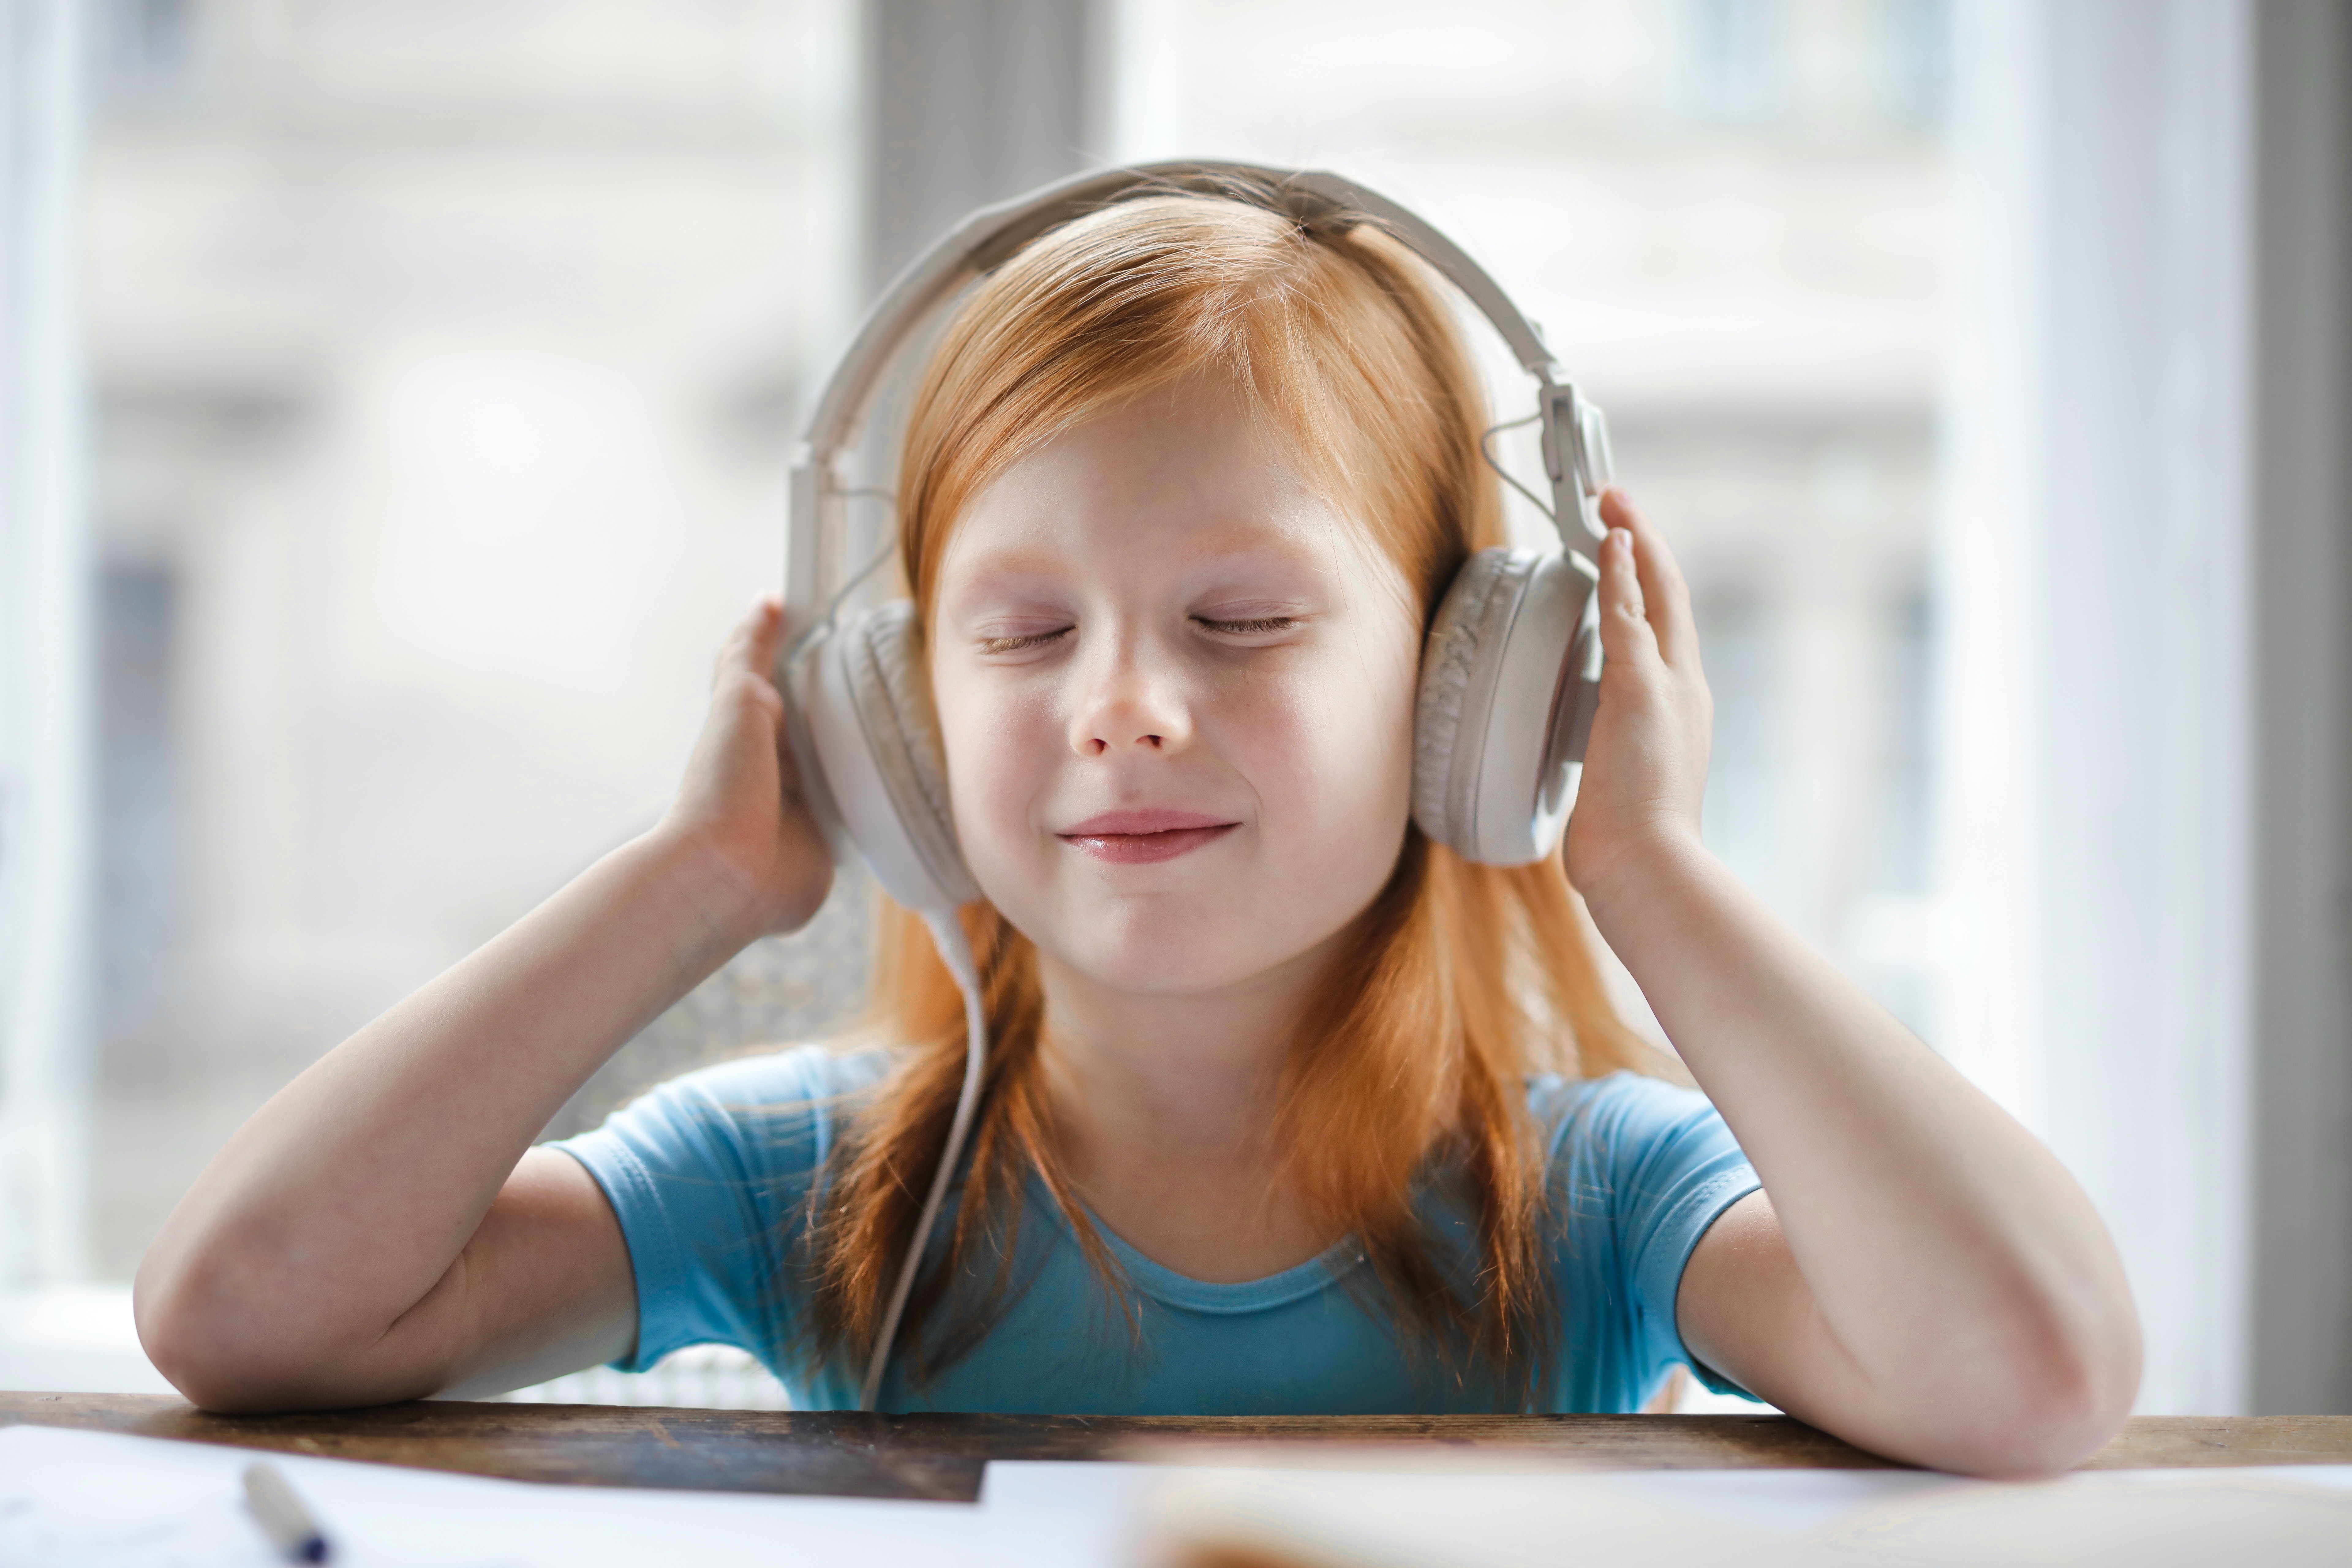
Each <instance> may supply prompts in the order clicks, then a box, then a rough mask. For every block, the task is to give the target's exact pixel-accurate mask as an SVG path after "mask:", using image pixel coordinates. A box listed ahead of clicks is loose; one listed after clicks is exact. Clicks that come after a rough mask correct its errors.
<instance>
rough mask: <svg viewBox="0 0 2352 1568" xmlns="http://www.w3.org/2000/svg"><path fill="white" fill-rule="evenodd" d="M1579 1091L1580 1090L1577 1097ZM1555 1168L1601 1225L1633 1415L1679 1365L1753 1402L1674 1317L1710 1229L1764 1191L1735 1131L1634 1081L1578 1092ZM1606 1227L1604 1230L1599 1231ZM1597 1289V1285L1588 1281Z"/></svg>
mask: <svg viewBox="0 0 2352 1568" xmlns="http://www.w3.org/2000/svg"><path fill="white" fill-rule="evenodd" d="M1576 1091H1580V1092H1576ZM1571 1092H1574V1098H1575V1101H1576V1103H1575V1105H1574V1109H1573V1110H1572V1111H1571V1112H1570V1114H1569V1115H1568V1116H1567V1117H1566V1118H1565V1119H1564V1120H1563V1121H1562V1124H1561V1126H1560V1129H1559V1142H1558V1143H1556V1144H1555V1148H1554V1155H1553V1168H1554V1170H1555V1172H1557V1173H1560V1174H1561V1175H1562V1176H1564V1177H1565V1180H1566V1184H1567V1187H1568V1191H1567V1192H1566V1193H1564V1194H1559V1195H1560V1196H1561V1197H1563V1198H1565V1199H1566V1201H1567V1202H1568V1203H1569V1205H1570V1209H1571V1213H1572V1215H1576V1216H1580V1218H1581V1219H1582V1221H1583V1222H1584V1223H1583V1225H1582V1226H1581V1228H1583V1229H1586V1230H1587V1231H1588V1232H1589V1231H1591V1230H1592V1229H1594V1228H1601V1229H1602V1230H1603V1231H1604V1236H1603V1237H1598V1238H1595V1239H1596V1240H1598V1241H1599V1243H1600V1244H1599V1245H1598V1246H1589V1247H1587V1248H1586V1251H1587V1257H1588V1259H1589V1260H1592V1261H1598V1260H1600V1259H1603V1258H1605V1259H1606V1267H1607V1270H1608V1272H1609V1273H1610V1274H1612V1275H1613V1276H1614V1279H1612V1280H1611V1281H1610V1284H1611V1286H1612V1288H1611V1289H1608V1291H1607V1294H1608V1295H1609V1296H1610V1297H1611V1298H1612V1299H1613V1300H1617V1301H1620V1302H1622V1304H1623V1309H1624V1312H1625V1315H1626V1317H1627V1318H1628V1319H1630V1321H1628V1322H1626V1323H1624V1324H1623V1325H1622V1328H1623V1329H1624V1331H1625V1333H1624V1334H1623V1336H1622V1337H1619V1336H1607V1335H1604V1336H1595V1337H1596V1338H1597V1339H1601V1340H1612V1339H1613V1340H1614V1341H1615V1344H1614V1345H1613V1347H1612V1348H1614V1349H1616V1350H1617V1351H1618V1352H1619V1353H1621V1354H1622V1355H1625V1356H1627V1357H1628V1358H1629V1359H1630V1363H1631V1364H1629V1365H1626V1366H1623V1367H1622V1369H1621V1370H1622V1373H1623V1374H1624V1376H1623V1380H1622V1384H1621V1386H1622V1387H1624V1388H1626V1389H1628V1390H1632V1391H1640V1392H1639V1393H1637V1394H1634V1395H1633V1397H1630V1398H1629V1399H1628V1401H1627V1405H1628V1407H1631V1406H1632V1405H1636V1404H1638V1403H1639V1399H1640V1398H1641V1397H1644V1396H1646V1391H1648V1390H1650V1389H1653V1388H1654V1387H1655V1386H1656V1384H1657V1381H1658V1380H1659V1379H1660V1378H1662V1377H1663V1376H1664V1374H1665V1373H1666V1372H1667V1371H1668V1370H1669V1369H1670V1368H1671V1367H1673V1366H1675V1364H1677V1363H1679V1364H1681V1365H1684V1366H1687V1367H1689V1368H1690V1369H1691V1372H1692V1373H1693V1375H1695V1376H1696V1378H1697V1379H1698V1380H1699V1382H1700V1383H1702V1384H1705V1385H1706V1387H1708V1388H1710V1389H1712V1390H1714V1391H1715V1392H1716V1393H1717V1394H1740V1395H1743V1396H1745V1397H1748V1398H1754V1397H1755V1396H1754V1395H1753V1394H1748V1391H1747V1390H1746V1389H1744V1388H1740V1387H1738V1385H1737V1384H1732V1383H1730V1382H1728V1381H1727V1380H1726V1379H1725V1378H1724V1377H1722V1376H1721V1375H1720V1374H1719V1373H1716V1372H1714V1371H1713V1370H1711V1369H1710V1368H1708V1367H1707V1366H1706V1365H1705V1364H1704V1363H1701V1362H1700V1361H1699V1359H1698V1358H1697V1357H1696V1356H1695V1355H1693V1354H1692V1353H1691V1352H1690V1349H1689V1347H1688V1346H1687V1345H1685V1344H1684V1342H1683V1338H1682V1332H1681V1330H1680V1328H1679V1326H1678V1325H1677V1323H1676V1322H1675V1295H1676V1293H1677V1292H1678V1291H1679V1290H1680V1289H1681V1288H1682V1279H1683V1269H1684V1268H1685V1265H1687V1264H1688V1263H1689V1262H1690V1255H1691V1252H1692V1251H1693V1249H1694V1248H1696V1247H1697V1246H1698V1242H1699V1237H1703V1236H1705V1235H1706V1232H1707V1227H1708V1226H1712V1225H1713V1224H1714V1223H1715V1222H1716V1221H1717V1219H1719V1218H1721V1217H1722V1215H1723V1212H1724V1211H1725V1210H1726V1209H1727V1208H1729V1207H1730V1206H1731V1205H1733V1204H1735V1203H1738V1201H1739V1200H1740V1199H1741V1198H1743V1197H1745V1196H1747V1195H1748V1194H1749V1193H1752V1192H1754V1191H1756V1190H1757V1189H1758V1188H1759V1187H1760V1186H1761V1185H1762V1183H1761V1182H1759V1180H1758V1179H1757V1175H1756V1171H1755V1168H1754V1167H1753V1166H1751V1165H1750V1164H1748V1157H1747V1155H1745V1154H1744V1153H1742V1152H1740V1148H1739V1144H1738V1142H1737V1141H1736V1140H1734V1139H1733V1137H1732V1136H1731V1130H1730V1128H1728V1127H1727V1126H1725V1125H1724V1121H1723V1118H1722V1117H1721V1116H1720V1115H1719V1114H1717V1111H1716V1109H1715V1107H1714V1106H1713V1105H1712V1104H1710V1103H1708V1101H1707V1099H1706V1096H1705V1095H1703V1094H1700V1093H1699V1092H1698V1091H1696V1089H1681V1088H1677V1087H1676V1086H1675V1085H1673V1084H1670V1083H1664V1082H1662V1081H1660V1080H1659V1079H1652V1078H1643V1077H1641V1076H1639V1075H1637V1074H1633V1073H1612V1074H1611V1075H1610V1076H1609V1077H1607V1078H1605V1079H1599V1080H1597V1081H1594V1082H1591V1083H1584V1084H1578V1085H1575V1086H1573V1091H1571ZM1594 1221H1601V1222H1604V1224H1603V1225H1602V1226H1600V1227H1595V1226H1594V1225H1593V1224H1592V1222H1594ZM1586 1283H1587V1284H1590V1283H1591V1280H1590V1279H1589V1278H1588V1279H1587V1280H1586Z"/></svg>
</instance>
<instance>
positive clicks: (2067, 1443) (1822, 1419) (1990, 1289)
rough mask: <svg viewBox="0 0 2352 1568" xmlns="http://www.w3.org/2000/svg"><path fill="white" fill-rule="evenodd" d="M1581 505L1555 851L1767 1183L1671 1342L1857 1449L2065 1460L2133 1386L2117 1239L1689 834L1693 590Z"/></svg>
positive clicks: (1620, 509) (1637, 538)
mask: <svg viewBox="0 0 2352 1568" xmlns="http://www.w3.org/2000/svg"><path fill="white" fill-rule="evenodd" d="M1604 510H1606V512H1607V516H1608V521H1610V522H1611V524H1612V531H1611V533H1610V535H1609V539H1608V542H1606V543H1605V544H1604V545H1603V546H1602V547H1601V589H1600V592H1601V637H1602V642H1603V646H1604V647H1606V649H1607V652H1608V664H1607V668H1606V670H1605V673H1604V675H1603V678H1602V685H1601V705H1600V709H1599V711H1598V713H1597V715H1596V717H1595V720H1594V725H1593V733H1592V739H1591V745H1590V747H1589V750H1588V762H1587V764H1586V768H1585V773H1584V782H1583V784H1582V786H1581V790H1580V795H1579V799H1578V803H1577V808H1576V816H1575V818H1574V821H1573V823H1572V825H1571V826H1570V832H1569V843H1568V858H1569V870H1570V877H1571V879H1573V880H1574V881H1575V883H1576V885H1577V886H1578V888H1579V889H1581V890H1582V892H1583V893H1584V896H1585V898H1586V900H1587V901H1588V903H1589V904H1590V906H1591V911H1592V917H1593V920H1594V922H1595V923H1596V924H1597V925H1598V926H1599V928H1600V930H1601V934H1602V936H1603V937H1604V938H1606V939H1607V941H1608V942H1609V945H1610V946H1611V947H1612V949H1614V950H1615V951H1616V952H1617V954H1618V956H1619V957H1620V958H1621V959H1622V960H1623V961H1624V963H1625V965H1626V967H1627V968H1628V969H1629V970H1631V971H1632V973H1633V977H1634V979H1635V980H1636V981H1638V982H1639V983H1640V984H1641V986H1642V991H1643V994H1644V995H1645V996H1647V997H1648V998H1649V1001H1650V1004H1651V1006H1652V1008H1653V1009H1654V1011H1655V1012H1656V1014H1657V1016H1658V1021H1659V1023H1660V1024H1661V1025H1663V1026H1664V1028H1665V1031H1666V1035H1667V1037H1668V1038H1670V1039H1671V1040H1673V1041H1674V1044H1675V1049H1676V1050H1677V1051H1678V1052H1680V1053H1681V1056H1682V1058H1683V1061H1684V1062H1685V1065H1686V1066H1687V1067H1688V1068H1690V1070H1691V1073H1692V1075H1693V1076H1694V1077H1696V1079H1698V1082H1699V1084H1700V1087H1702V1088H1703V1089H1706V1092H1707V1094H1708V1096H1709V1097H1710V1098H1711V1099H1712V1100H1714V1101H1715V1104H1716V1107H1717V1110H1720V1111H1721V1112H1722V1113H1723V1118H1724V1120H1725V1121H1726V1122H1727V1123H1728V1124H1729V1125H1730V1128H1731V1131H1732V1132H1733V1134H1734V1135H1735V1136H1736V1137H1738V1140H1739V1143H1740V1147H1741V1148H1742V1149H1744V1150H1745V1151H1746V1152H1747V1154H1748V1158H1749V1160H1750V1161H1752V1162H1753V1163H1754V1164H1755V1166H1756V1170H1757V1173H1758V1174H1759V1175H1760V1176H1761V1177H1762V1178H1763V1181H1764V1185H1765V1189H1766V1191H1765V1192H1763V1193H1757V1194H1750V1195H1749V1196H1748V1198H1746V1199H1744V1200H1742V1201H1741V1202H1740V1203H1738V1204H1737V1205H1733V1207H1732V1208H1731V1209H1730V1210H1729V1211H1728V1212H1727V1213H1726V1215H1724V1216H1723V1218H1721V1219H1720V1220H1718V1221H1717V1223H1716V1225H1715V1226H1713V1227H1712V1228H1711V1229H1710V1230H1709V1231H1708V1233H1707V1234H1706V1237H1704V1238H1703V1239H1702V1240H1701V1241H1700V1242H1699V1245H1698V1247H1697V1248H1696V1250H1695V1251H1694V1252H1693V1253H1692V1255H1691V1260H1690V1264H1689V1267H1688V1268H1687V1269H1686V1270H1685V1273H1684V1276H1683V1281H1682V1287H1681V1292H1680V1297H1679V1300H1678V1302H1677V1315H1678V1318H1679V1321H1680V1326H1681V1330H1682V1333H1683V1338H1684V1340H1685V1342H1686V1343H1687V1344H1688V1345H1689V1346H1690V1348H1691V1350H1692V1351H1693V1352H1695V1353H1696V1354H1697V1355H1698V1356H1699V1357H1700V1359H1702V1360H1704V1361H1705V1362H1706V1363H1708V1364H1709V1365H1710V1366H1713V1367H1715V1368H1717V1370H1718V1371H1721V1372H1722V1373H1726V1374H1727V1375H1728V1376H1730V1377H1732V1378H1734V1379H1736V1380H1737V1381H1738V1383H1740V1384H1742V1385H1743V1386H1745V1387H1747V1388H1748V1389H1749V1390H1751V1391H1752V1392H1754V1393H1756V1394H1759V1395H1761V1396H1762V1397H1764V1398H1766V1399H1769V1400H1770V1401H1771V1402H1772V1403H1773V1404H1775V1405H1780V1407H1781V1408H1782V1409H1784V1410H1787V1411H1788V1412H1790V1414H1791V1415H1797V1416H1800V1417H1801V1418H1802V1419H1804V1420H1806V1421H1809V1422H1811V1423H1812V1424H1813V1425H1815V1426H1821V1427H1823V1428H1826V1429H1827V1430H1830V1431H1832V1432H1835V1433H1837V1434H1839V1435H1840V1436H1844V1437H1846V1438H1849V1439H1851V1440H1852V1441H1853V1442H1854V1443H1856V1444H1859V1445H1861V1446H1862V1447H1867V1448H1871V1449H1874V1450H1875V1451H1877V1452H1879V1453H1883V1454H1886V1455H1890V1456H1892V1457H1895V1458H1902V1459H1907V1460H1911V1461H1913V1462H1916V1463H1919V1464H1925V1465H1933V1466H1937V1467H1938V1468H1947V1469H1956V1470H1969V1471H1976V1472H1980V1473H1990V1474H2022V1473H2029V1472H2035V1471H2046V1470H2054V1469H2060V1468H2065V1467H2067V1466H2070V1465H2073V1464H2074V1463H2075V1462H2077V1461H2078V1460H2080V1459H2082V1458H2085V1457H2087V1456H2088V1455H2089V1454H2090V1453H2092V1452H2093V1451H2094V1450H2095V1449H2096V1448H2097V1447H2099V1446H2100V1445H2101V1444H2102V1443H2104V1442H2105V1440H2106V1439H2107V1438H2108V1437H2110V1436H2113V1435H2114V1434H2115V1432H2116V1428H2117V1427H2118V1426H2120V1425H2121V1424H2122V1421H2123V1418H2124V1416H2125V1415H2126V1414H2127V1413H2128V1412H2129V1410H2130V1408H2131V1404H2132V1400H2133V1397H2134V1395H2135V1394H2136V1393H2137V1388H2138V1385H2139V1367H2140V1338H2139V1321H2138V1316H2137V1312H2136V1311H2135V1310H2134V1309H2133V1306H2132V1300H2131V1291H2130V1288H2129V1286H2128V1285H2127V1283H2126V1280H2125V1278H2124V1271H2123V1265H2122V1261H2121V1259H2120V1258H2118V1257H2117V1256H2116V1248H2115V1245H2114V1243H2113V1242H2112V1241H2111V1240H2110V1239H2109V1238H2108V1236H2107V1233H2106V1228H2105V1226H2104V1225H2102V1224H2101V1223H2100V1220H2099V1216H2098V1214H2097V1212H2096V1211H2095V1209H2093V1207H2092V1206H2091V1203H2090V1200H2089V1199H2088V1198H2087V1197H2085V1196H2084V1193H2083V1190H2082V1188H2081V1187H2079V1186H2078V1185H2076V1184H2075V1183H2074V1179H2073V1178H2072V1177H2071V1176H2069V1175H2068V1174H2067V1173H2066V1171H2065V1169H2064V1167H2063V1166H2062V1165H2060V1164H2059V1163H2058V1162H2057V1160H2056V1159H2055V1158H2053V1156H2052V1155H2051V1153H2050V1152H2049V1151H2048V1150H2047V1149H2045V1148H2043V1147H2042V1144H2041V1143H2040V1142H2037V1141H2036V1140H2035V1139H2034V1138H2033V1136H2032V1134H2031V1133H2029V1132H2027V1131H2025V1129H2024V1128H2022V1127H2021V1126H2019V1125H2018V1123H2017V1122H2016V1121H2013V1120H2011V1118H2010V1117H2009V1116H2008V1115H2007V1114H2006V1113H2005V1112H2003V1111H2002V1110H2000V1107H1998V1106H1996V1105H1994V1104H1993V1102H1992V1101H1991V1100H1989V1099H1987V1098H1986V1097H1985V1096H1984V1095H1983V1094H1982V1093H1980V1092H1979V1091H1978V1090H1977V1089H1976V1088H1975V1087H1974V1086H1973V1085H1971V1084H1970V1083H1969V1081H1968V1080H1967V1079H1964V1078H1962V1077H1961V1076H1960V1075H1959V1074H1958V1072H1956V1071H1954V1070H1953V1069H1952V1068H1950V1067H1949V1066H1948V1064H1946V1063H1945V1062H1944V1061H1943V1059H1942V1058H1939V1057H1937V1055H1936V1054H1935V1053H1934V1052H1933V1051H1931V1050H1929V1049H1928V1048H1927V1047H1926V1046H1924V1045H1922V1044H1920V1042H1919V1041H1918V1040H1917V1039H1916V1038H1915V1037H1912V1035H1911V1034H1910V1033H1909V1032H1908V1031H1907V1030H1906V1029H1905V1028H1904V1027H1903V1026H1901V1025H1899V1024H1897V1023H1896V1022H1895V1019H1894V1018H1893V1017H1891V1016H1889V1015H1888V1014H1887V1013H1886V1012H1885V1009H1883V1008H1881V1007H1880V1006H1879V1005H1877V1004H1876V1003H1875V1002H1874V1001H1872V1000H1871V999H1870V997H1869V996H1868V995H1866V994H1864V992H1863V991H1862V990H1861V988H1860V987H1858V986H1856V985H1855V984H1853V982H1851V981H1849V980H1848V979H1846V978H1845V977H1844V976H1843V974H1841V973H1838V971H1837V970H1836V969H1834V968H1833V967H1832V966H1831V965H1830V964H1829V963H1827V962H1826V961H1825V960H1823V959H1822V957H1821V956H1820V955H1819V954H1817V953H1815V952H1812V951H1811V949H1809V948H1808V947H1807V946H1806V945H1805V944H1804V943H1803V942H1800V941H1799V940H1798V939H1797V937H1796V936H1795V934H1794V933H1793V932H1791V931H1790V930H1789V929H1788V928H1787V927H1786V926H1785V925H1783V924H1782V923H1781V922H1780V920H1779V919H1778V918H1776V917H1775V916H1774V915H1773V914H1772V913H1771V911H1770V910H1768V909H1766V908H1765V907H1764V905H1763V903H1762V902H1761V901H1760V900H1758V899H1757V898H1756V897H1755V895H1754V894H1752V893H1750V892H1749V891H1748V889H1746V888H1745V887H1743V886H1741V884H1740V883H1739V881H1738V879H1736V878H1734V877H1733V876H1732V875H1731V873H1730V872H1729V871H1728V870H1727V868H1725V867H1724V866H1723V864H1722V863H1721V862H1720V861H1718V860H1717V859H1716V858H1715V857H1714V856H1713V855H1711V854H1709V853H1708V852H1707V851H1706V849H1705V848H1704V847H1702V846H1701V844H1700V842H1699V833H1698V807H1699V795H1700V791H1701V788H1702V786H1703V784H1704V783H1705V780H1706V752H1707V735H1708V728H1709V724H1710V721H1711V711H1712V710H1711V703H1710V701H1709V699H1708V697H1707V692H1706V681H1705V679H1704V678H1703V677H1702V676H1701V674H1700V671H1699V659H1698V637H1697V632H1696V627H1695V626H1694V625H1693V622H1692V618H1691V610H1690V595H1689V591H1688V590H1687V588H1686V587H1685V585H1684V583H1683V579H1682V575H1681V573H1680V572H1679V570H1678V569H1677V568H1676V567H1675V562H1674V558H1673V556H1672V554H1671V553H1669V552H1668V551H1667V550H1666V547H1665V543H1664V541H1663V540H1662V539H1661V538H1660V537H1659V536H1658V534H1657V532H1656V531H1654V529H1652V528H1651V527H1650V526H1649V525H1648V524H1647V523H1646V522H1644V521H1643V519H1642V518H1641V516H1640V515H1639V513H1637V512H1636V511H1635V510H1633V506H1632V505H1631V503H1630V502H1628V501H1627V500H1625V498H1624V497H1623V496H1622V494H1618V493H1616V492H1612V494H1611V496H1610V497H1609V498H1608V500H1607V501H1606V502H1605V503H1604ZM1768 1194H1769V1195H1768Z"/></svg>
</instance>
